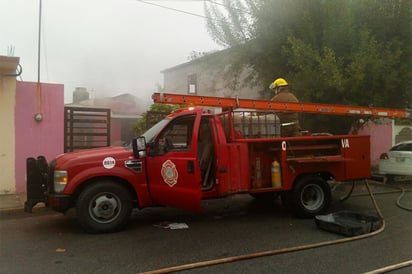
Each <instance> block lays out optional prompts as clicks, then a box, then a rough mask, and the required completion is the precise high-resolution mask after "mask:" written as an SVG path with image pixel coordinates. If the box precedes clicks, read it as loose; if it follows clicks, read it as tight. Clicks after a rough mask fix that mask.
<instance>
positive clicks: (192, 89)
mask: <svg viewBox="0 0 412 274" xmlns="http://www.w3.org/2000/svg"><path fill="white" fill-rule="evenodd" d="M187 93H189V94H196V93H197V74H196V73H195V74H190V75H189V76H187Z"/></svg>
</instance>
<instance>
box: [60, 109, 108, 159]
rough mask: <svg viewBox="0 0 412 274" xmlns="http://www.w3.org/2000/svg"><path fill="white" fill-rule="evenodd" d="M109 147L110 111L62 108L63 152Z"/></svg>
mask: <svg viewBox="0 0 412 274" xmlns="http://www.w3.org/2000/svg"><path fill="white" fill-rule="evenodd" d="M106 146H110V109H105V108H84V107H65V108H64V152H70V151H75V150H80V149H88V148H98V147H106Z"/></svg>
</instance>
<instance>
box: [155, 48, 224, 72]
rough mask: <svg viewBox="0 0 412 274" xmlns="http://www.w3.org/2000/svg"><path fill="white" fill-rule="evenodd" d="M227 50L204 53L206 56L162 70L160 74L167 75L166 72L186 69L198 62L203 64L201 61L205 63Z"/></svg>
mask: <svg viewBox="0 0 412 274" xmlns="http://www.w3.org/2000/svg"><path fill="white" fill-rule="evenodd" d="M227 50H229V49H224V50H219V51H214V52H211V53H206V54H205V55H203V56H202V57H199V58H196V59H193V60H190V61H188V62H185V63H182V64H179V65H176V66H173V67H170V68H166V69H164V70H161V71H160V73H167V72H169V71H172V70H176V69H180V68H183V67H186V66H192V65H194V64H196V63H200V62H203V61H205V60H207V59H210V58H214V57H216V56H219V55H221V54H224V53H225V52H226V51H227Z"/></svg>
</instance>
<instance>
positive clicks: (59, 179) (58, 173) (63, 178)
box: [53, 170, 67, 193]
mask: <svg viewBox="0 0 412 274" xmlns="http://www.w3.org/2000/svg"><path fill="white" fill-rule="evenodd" d="M53 184H54V192H57V193H60V192H63V190H64V188H65V187H66V185H67V171H66V170H55V171H54V176H53Z"/></svg>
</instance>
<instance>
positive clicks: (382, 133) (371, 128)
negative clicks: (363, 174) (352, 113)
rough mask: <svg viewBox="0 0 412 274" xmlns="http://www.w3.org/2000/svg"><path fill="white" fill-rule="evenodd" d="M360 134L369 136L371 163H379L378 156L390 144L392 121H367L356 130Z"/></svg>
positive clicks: (388, 147) (374, 164)
mask: <svg viewBox="0 0 412 274" xmlns="http://www.w3.org/2000/svg"><path fill="white" fill-rule="evenodd" d="M358 134H360V135H370V136H371V164H372V166H376V165H378V163H379V156H380V155H381V153H383V152H387V151H388V150H389V149H390V148H391V146H392V123H391V122H388V123H372V122H370V123H367V124H365V125H364V126H363V127H362V128H361V129H359V130H358Z"/></svg>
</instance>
